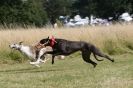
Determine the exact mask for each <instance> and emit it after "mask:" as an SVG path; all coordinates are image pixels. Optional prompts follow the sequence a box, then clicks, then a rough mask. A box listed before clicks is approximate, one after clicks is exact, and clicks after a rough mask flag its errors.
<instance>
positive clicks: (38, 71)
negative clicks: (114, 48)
mask: <svg viewBox="0 0 133 88" xmlns="http://www.w3.org/2000/svg"><path fill="white" fill-rule="evenodd" d="M112 57H113V58H114V59H115V62H114V63H112V62H110V61H108V60H106V59H104V61H102V62H97V63H98V65H97V67H96V68H93V66H92V65H91V64H88V63H85V62H84V61H83V60H82V58H81V56H80V55H72V56H69V57H66V58H65V60H55V64H54V65H52V64H51V59H50V60H49V61H48V62H46V63H45V64H42V65H41V68H36V67H34V66H32V65H30V64H29V62H28V61H27V62H26V63H22V64H10V65H9V64H2V65H0V88H133V55H131V54H123V55H117V56H112ZM91 59H93V60H94V58H93V56H91ZM99 59H103V58H99Z"/></svg>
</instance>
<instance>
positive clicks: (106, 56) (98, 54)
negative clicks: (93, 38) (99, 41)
mask: <svg viewBox="0 0 133 88" xmlns="http://www.w3.org/2000/svg"><path fill="white" fill-rule="evenodd" d="M89 48H90V50H91V52H92V53H93V54H94V57H95V58H96V60H98V59H97V57H96V55H97V56H100V57H104V58H106V59H108V60H110V61H112V62H114V59H112V58H110V57H109V56H108V55H105V54H103V53H102V52H101V51H100V50H99V49H98V48H96V47H95V46H94V45H91V46H90V45H89ZM100 61H101V60H100Z"/></svg>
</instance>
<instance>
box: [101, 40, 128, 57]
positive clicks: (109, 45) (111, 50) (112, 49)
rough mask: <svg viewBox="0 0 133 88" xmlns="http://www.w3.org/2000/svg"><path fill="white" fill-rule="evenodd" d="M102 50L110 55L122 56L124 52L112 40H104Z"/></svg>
mask: <svg viewBox="0 0 133 88" xmlns="http://www.w3.org/2000/svg"><path fill="white" fill-rule="evenodd" d="M103 50H104V51H105V52H107V53H108V54H110V55H116V54H123V53H125V52H126V51H125V50H123V49H122V47H121V46H120V44H118V43H117V42H115V41H113V40H105V42H104V48H103Z"/></svg>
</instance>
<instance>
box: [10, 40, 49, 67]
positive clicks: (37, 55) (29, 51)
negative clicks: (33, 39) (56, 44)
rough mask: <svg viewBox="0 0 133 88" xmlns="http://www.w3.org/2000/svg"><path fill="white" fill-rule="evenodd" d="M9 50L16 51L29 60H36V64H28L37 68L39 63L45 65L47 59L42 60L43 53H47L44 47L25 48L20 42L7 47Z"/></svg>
mask: <svg viewBox="0 0 133 88" xmlns="http://www.w3.org/2000/svg"><path fill="white" fill-rule="evenodd" d="M9 47H10V48H13V49H16V50H18V51H20V52H21V53H23V54H25V55H26V56H28V57H29V58H32V59H33V60H35V61H36V60H37V61H36V63H34V62H30V64H33V65H35V66H37V67H40V66H39V64H40V63H41V62H43V63H45V62H46V61H47V60H48V59H46V58H45V59H44V56H43V55H44V53H45V52H46V51H47V48H46V47H43V46H26V45H23V44H22V42H19V43H18V44H17V43H15V44H11V45H9Z"/></svg>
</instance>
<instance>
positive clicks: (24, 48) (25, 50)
mask: <svg viewBox="0 0 133 88" xmlns="http://www.w3.org/2000/svg"><path fill="white" fill-rule="evenodd" d="M18 50H19V51H20V52H22V53H24V54H26V55H27V56H29V57H33V56H34V54H35V53H34V51H33V50H34V49H32V47H31V46H25V45H21V47H20V48H19V49H18Z"/></svg>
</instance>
